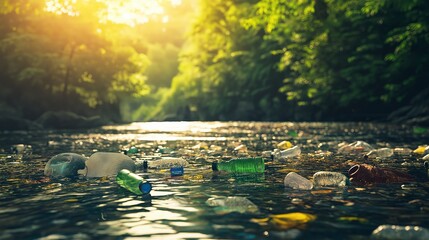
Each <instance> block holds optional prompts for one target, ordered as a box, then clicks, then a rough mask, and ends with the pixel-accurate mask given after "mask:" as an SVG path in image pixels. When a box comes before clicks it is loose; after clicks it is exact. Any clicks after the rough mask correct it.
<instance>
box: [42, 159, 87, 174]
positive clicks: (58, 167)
mask: <svg viewBox="0 0 429 240" xmlns="http://www.w3.org/2000/svg"><path fill="white" fill-rule="evenodd" d="M85 161H86V157H84V156H82V155H79V154H76V153H60V154H58V155H55V156H53V157H52V158H51V159H49V161H48V162H47V163H46V165H45V171H44V172H45V175H46V176H51V177H73V176H77V175H78V170H79V169H85Z"/></svg>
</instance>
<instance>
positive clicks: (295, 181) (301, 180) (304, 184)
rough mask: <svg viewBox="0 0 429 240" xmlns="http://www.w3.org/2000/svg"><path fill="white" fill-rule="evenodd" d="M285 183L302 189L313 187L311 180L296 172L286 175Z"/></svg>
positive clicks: (286, 185)
mask: <svg viewBox="0 0 429 240" xmlns="http://www.w3.org/2000/svg"><path fill="white" fill-rule="evenodd" d="M284 185H285V187H290V188H293V189H300V190H311V189H312V188H313V183H312V182H311V181H310V180H308V179H307V178H305V177H303V176H301V175H299V174H298V173H295V172H290V173H288V174H287V175H286V177H285V179H284Z"/></svg>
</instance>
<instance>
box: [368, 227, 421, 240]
mask: <svg viewBox="0 0 429 240" xmlns="http://www.w3.org/2000/svg"><path fill="white" fill-rule="evenodd" d="M371 239H389V240H403V239H421V240H426V239H429V230H428V229H426V228H423V227H420V226H398V225H380V226H378V227H377V228H376V229H375V230H374V231H373V232H372V234H371Z"/></svg>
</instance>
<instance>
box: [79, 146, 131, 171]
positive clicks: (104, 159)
mask: <svg viewBox="0 0 429 240" xmlns="http://www.w3.org/2000/svg"><path fill="white" fill-rule="evenodd" d="M121 169H128V170H130V171H132V172H134V171H135V170H136V164H135V162H134V161H133V160H132V159H131V158H130V157H128V156H127V155H125V154H122V153H116V152H96V153H94V154H92V155H91V156H90V157H89V158H88V160H87V161H86V168H85V170H84V171H81V173H82V174H83V175H85V176H86V177H105V176H115V175H117V174H118V172H119V171H120V170H121Z"/></svg>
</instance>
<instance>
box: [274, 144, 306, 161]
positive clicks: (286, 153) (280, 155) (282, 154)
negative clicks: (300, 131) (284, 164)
mask: <svg viewBox="0 0 429 240" xmlns="http://www.w3.org/2000/svg"><path fill="white" fill-rule="evenodd" d="M300 154H301V148H300V147H299V146H298V145H296V146H294V147H291V148H288V149H286V150H283V151H277V152H276V151H275V152H274V153H273V159H275V160H279V159H285V158H291V157H296V156H299V155H300Z"/></svg>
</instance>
